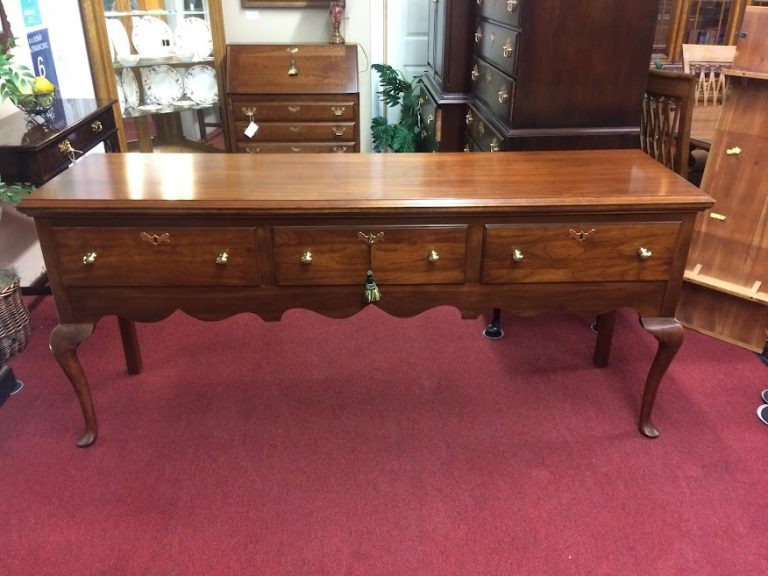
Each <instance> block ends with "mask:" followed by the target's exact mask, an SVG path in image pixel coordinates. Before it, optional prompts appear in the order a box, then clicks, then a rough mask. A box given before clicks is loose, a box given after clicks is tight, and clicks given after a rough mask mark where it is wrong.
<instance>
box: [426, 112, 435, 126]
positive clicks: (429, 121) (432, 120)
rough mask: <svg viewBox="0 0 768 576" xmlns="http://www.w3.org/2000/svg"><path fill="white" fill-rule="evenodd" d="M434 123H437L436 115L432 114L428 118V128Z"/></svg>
mask: <svg viewBox="0 0 768 576" xmlns="http://www.w3.org/2000/svg"><path fill="white" fill-rule="evenodd" d="M434 121H435V117H434V115H432V114H430V115H429V116H427V126H429V125H430V124H432V122H434Z"/></svg>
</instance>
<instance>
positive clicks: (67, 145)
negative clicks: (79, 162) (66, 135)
mask: <svg viewBox="0 0 768 576" xmlns="http://www.w3.org/2000/svg"><path fill="white" fill-rule="evenodd" d="M59 152H61V153H62V154H64V155H66V156H67V157H69V159H70V160H71V161H72V162H74V161H75V160H76V159H77V155H78V154H82V153H83V152H82V150H76V149H75V148H73V147H72V142H70V141H69V140H64V141H62V142H59Z"/></svg>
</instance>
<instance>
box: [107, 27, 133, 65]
mask: <svg viewBox="0 0 768 576" xmlns="http://www.w3.org/2000/svg"><path fill="white" fill-rule="evenodd" d="M107 36H109V43H110V45H111V46H112V51H113V53H114V54H115V55H117V56H126V55H128V54H130V53H131V41H130V40H129V39H128V32H126V31H125V26H123V23H122V22H120V20H117V19H116V18H107Z"/></svg>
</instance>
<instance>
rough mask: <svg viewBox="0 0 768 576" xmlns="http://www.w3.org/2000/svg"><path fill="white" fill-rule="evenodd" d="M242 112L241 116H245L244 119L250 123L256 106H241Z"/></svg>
mask: <svg viewBox="0 0 768 576" xmlns="http://www.w3.org/2000/svg"><path fill="white" fill-rule="evenodd" d="M241 110H242V111H243V114H245V117H246V118H248V120H249V121H250V122H253V117H254V115H255V114H256V110H257V108H256V106H243V107H242V108H241Z"/></svg>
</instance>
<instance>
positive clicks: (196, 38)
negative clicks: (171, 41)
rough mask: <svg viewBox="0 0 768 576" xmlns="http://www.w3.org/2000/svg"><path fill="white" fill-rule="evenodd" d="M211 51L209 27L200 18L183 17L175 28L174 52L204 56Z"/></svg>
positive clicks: (197, 56) (211, 43) (211, 41)
mask: <svg viewBox="0 0 768 576" xmlns="http://www.w3.org/2000/svg"><path fill="white" fill-rule="evenodd" d="M212 51H213V40H212V39H211V27H210V26H209V25H208V22H206V21H205V20H203V19H202V18H184V20H182V21H181V23H180V24H179V26H178V28H176V53H177V54H181V55H184V54H191V55H193V56H194V57H195V58H198V59H199V58H205V57H206V56H209V55H210V54H211V52H212Z"/></svg>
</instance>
